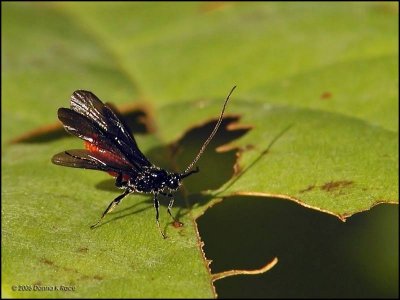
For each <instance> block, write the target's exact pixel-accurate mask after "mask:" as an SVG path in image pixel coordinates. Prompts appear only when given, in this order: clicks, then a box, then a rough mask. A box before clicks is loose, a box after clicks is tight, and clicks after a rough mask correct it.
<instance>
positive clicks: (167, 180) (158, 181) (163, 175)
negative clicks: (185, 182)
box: [129, 167, 180, 193]
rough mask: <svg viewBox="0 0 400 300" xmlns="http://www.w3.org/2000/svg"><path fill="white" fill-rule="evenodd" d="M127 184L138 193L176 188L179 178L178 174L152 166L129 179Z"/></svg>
mask: <svg viewBox="0 0 400 300" xmlns="http://www.w3.org/2000/svg"><path fill="white" fill-rule="evenodd" d="M129 185H131V186H132V187H133V188H134V190H135V191H136V192H140V193H155V192H162V191H164V190H166V189H167V190H177V189H178V188H179V185H180V178H179V175H178V174H175V173H169V172H167V171H165V170H163V169H159V168H156V167H152V168H149V169H146V170H145V171H144V172H143V173H141V174H140V175H139V176H137V177H136V178H134V179H132V180H130V182H129Z"/></svg>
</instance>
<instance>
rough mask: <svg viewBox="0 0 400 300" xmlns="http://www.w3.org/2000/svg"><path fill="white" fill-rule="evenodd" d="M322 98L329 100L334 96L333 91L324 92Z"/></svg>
mask: <svg viewBox="0 0 400 300" xmlns="http://www.w3.org/2000/svg"><path fill="white" fill-rule="evenodd" d="M320 98H321V99H322V100H328V99H330V98H332V93H331V92H323V93H322V94H321V96H320Z"/></svg>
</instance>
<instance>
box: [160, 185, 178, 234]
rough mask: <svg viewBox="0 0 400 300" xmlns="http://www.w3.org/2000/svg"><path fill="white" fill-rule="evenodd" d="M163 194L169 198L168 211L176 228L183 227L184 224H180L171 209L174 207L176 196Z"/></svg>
mask: <svg viewBox="0 0 400 300" xmlns="http://www.w3.org/2000/svg"><path fill="white" fill-rule="evenodd" d="M161 194H162V195H164V196H167V197H168V198H169V203H168V208H167V211H168V214H169V215H170V216H171V218H172V220H174V226H175V227H182V226H183V223H182V222H179V221H178V220H177V219H175V218H174V216H173V215H172V213H171V208H172V206H173V205H174V200H175V199H174V195H173V194H167V193H161Z"/></svg>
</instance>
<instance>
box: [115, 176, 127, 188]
mask: <svg viewBox="0 0 400 300" xmlns="http://www.w3.org/2000/svg"><path fill="white" fill-rule="evenodd" d="M126 184H127V181H122V173H119V174H118V176H117V178H116V180H115V186H116V187H118V188H123V187H125V186H126Z"/></svg>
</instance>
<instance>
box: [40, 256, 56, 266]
mask: <svg viewBox="0 0 400 300" xmlns="http://www.w3.org/2000/svg"><path fill="white" fill-rule="evenodd" d="M40 262H41V263H44V264H46V265H49V266H54V262H52V261H51V260H48V259H47V258H42V259H41V260H40Z"/></svg>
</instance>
